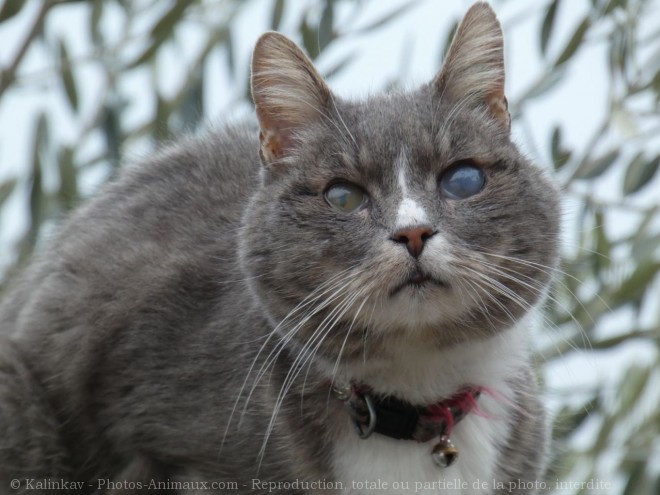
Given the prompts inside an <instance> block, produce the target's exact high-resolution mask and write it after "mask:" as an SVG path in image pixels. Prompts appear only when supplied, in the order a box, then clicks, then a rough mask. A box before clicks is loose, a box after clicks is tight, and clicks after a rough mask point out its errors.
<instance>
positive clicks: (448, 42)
mask: <svg viewBox="0 0 660 495" xmlns="http://www.w3.org/2000/svg"><path fill="white" fill-rule="evenodd" d="M457 30H458V20H456V21H454V23H453V24H452V25H451V28H450V29H449V31H447V37H446V38H445V44H444V45H443V47H442V50H441V51H440V53H441V55H442V59H440V67H442V62H443V61H444V59H445V57H447V52H448V51H449V47H450V46H451V42H452V41H453V40H454V36H455V35H456V31H457Z"/></svg>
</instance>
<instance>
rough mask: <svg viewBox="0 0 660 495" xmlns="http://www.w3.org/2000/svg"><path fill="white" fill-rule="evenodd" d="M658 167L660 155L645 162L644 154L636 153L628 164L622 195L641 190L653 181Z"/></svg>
mask: <svg viewBox="0 0 660 495" xmlns="http://www.w3.org/2000/svg"><path fill="white" fill-rule="evenodd" d="M658 166H660V155H658V156H656V157H655V158H652V159H651V160H647V159H646V158H645V157H644V153H642V152H640V153H638V154H637V155H636V156H635V158H633V160H632V161H631V162H630V163H629V164H628V169H627V170H626V175H625V177H624V179H623V194H625V195H628V194H632V193H635V192H637V191H639V190H640V189H641V188H643V187H644V186H645V185H646V184H648V183H649V182H650V181H651V180H652V179H653V177H654V176H655V174H656V173H657V171H658Z"/></svg>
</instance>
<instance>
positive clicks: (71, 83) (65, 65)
mask: <svg viewBox="0 0 660 495" xmlns="http://www.w3.org/2000/svg"><path fill="white" fill-rule="evenodd" d="M59 49H60V50H59V52H60V67H61V69H60V70H61V76H62V84H63V85H64V91H65V93H66V96H67V98H68V100H69V103H70V104H71V108H73V110H74V111H77V110H78V91H77V90H76V81H75V79H74V78H73V72H72V70H71V59H70V57H69V53H68V51H67V49H66V45H65V44H64V41H63V40H59Z"/></svg>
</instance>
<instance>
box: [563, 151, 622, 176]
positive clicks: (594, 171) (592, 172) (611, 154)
mask: <svg viewBox="0 0 660 495" xmlns="http://www.w3.org/2000/svg"><path fill="white" fill-rule="evenodd" d="M619 154H620V152H619V150H610V151H608V152H607V153H605V154H604V155H603V156H601V157H600V158H597V159H596V160H584V161H583V162H582V163H581V164H580V166H579V167H578V168H577V170H576V171H575V174H574V175H573V177H574V178H575V179H587V180H589V179H595V178H596V177H598V176H600V175H602V174H603V173H604V172H605V171H606V170H607V169H608V168H610V166H612V164H613V163H614V162H615V161H616V159H617V158H619Z"/></svg>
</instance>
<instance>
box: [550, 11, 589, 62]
mask: <svg viewBox="0 0 660 495" xmlns="http://www.w3.org/2000/svg"><path fill="white" fill-rule="evenodd" d="M590 27H591V20H590V19H589V18H588V17H585V19H584V20H583V21H582V22H581V23H580V25H579V26H578V27H577V29H576V30H575V32H574V33H573V36H571V39H570V40H569V41H568V43H567V44H566V47H565V48H564V50H563V51H562V52H561V55H559V58H557V61H556V62H555V66H559V65H562V64H564V63H566V62H567V61H568V60H569V59H570V58H571V57H572V56H573V55H575V52H577V50H578V48H580V45H581V44H582V40H583V39H584V36H585V35H586V34H587V31H588V30H589V28H590Z"/></svg>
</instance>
